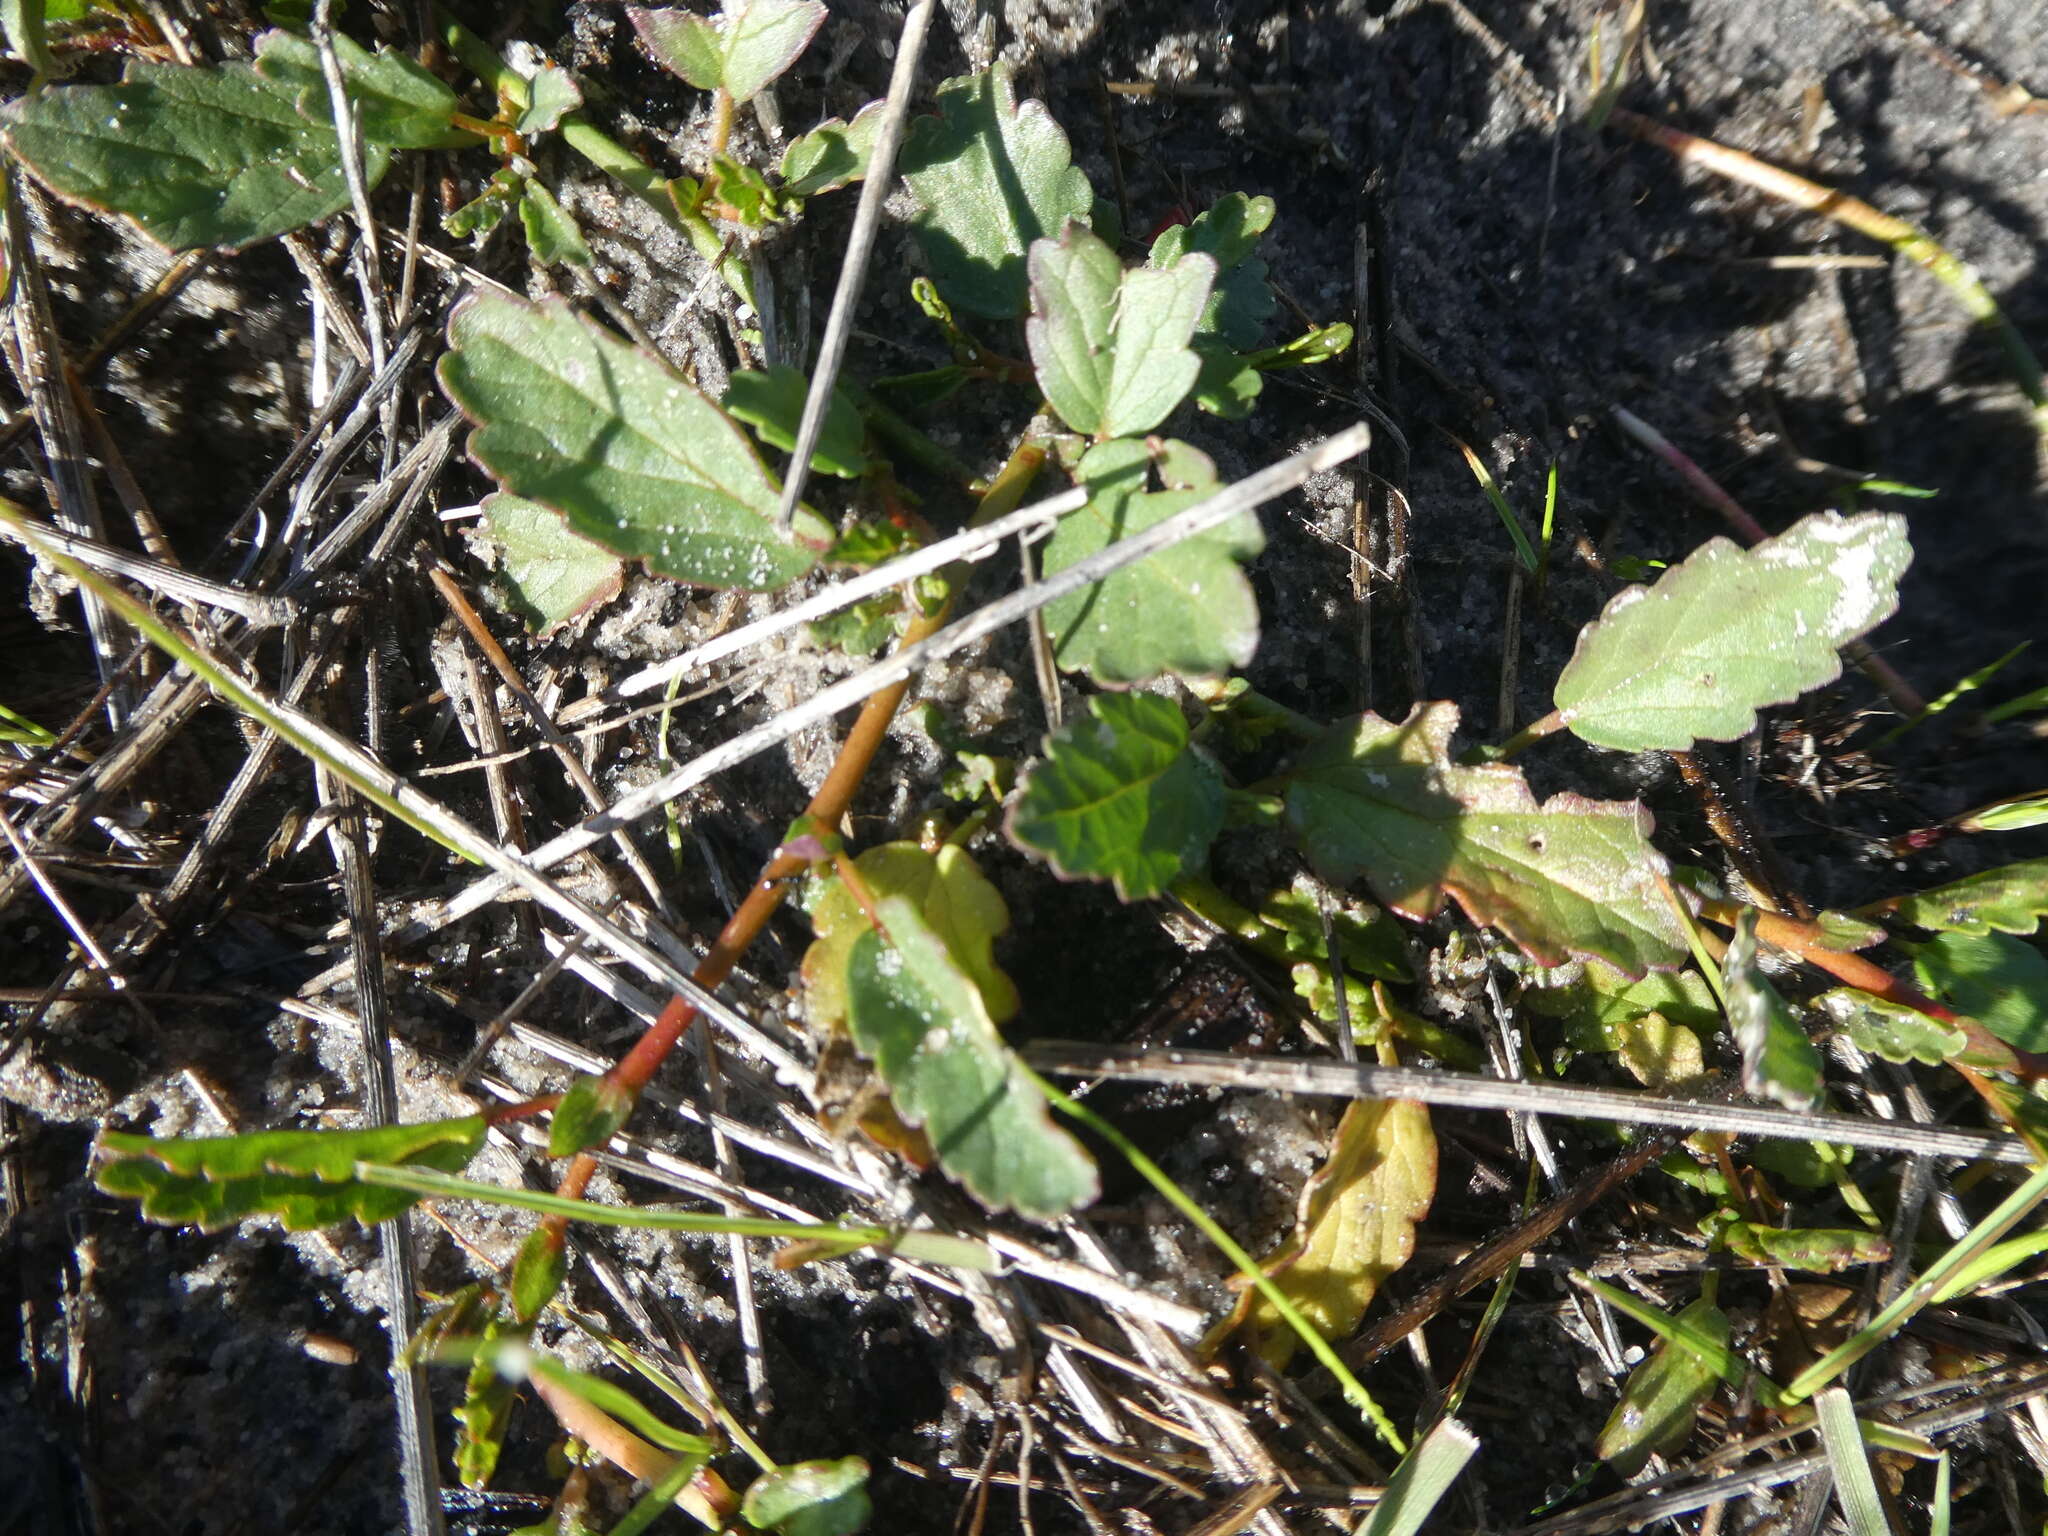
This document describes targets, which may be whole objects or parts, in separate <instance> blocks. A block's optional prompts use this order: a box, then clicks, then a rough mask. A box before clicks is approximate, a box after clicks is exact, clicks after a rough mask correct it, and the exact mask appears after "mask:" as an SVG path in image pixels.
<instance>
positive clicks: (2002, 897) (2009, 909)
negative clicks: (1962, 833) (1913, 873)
mask: <svg viewBox="0 0 2048 1536" xmlns="http://www.w3.org/2000/svg"><path fill="white" fill-rule="evenodd" d="M1860 910H1861V912H1862V915H1863V916H1865V917H1896V918H1898V919H1899V920H1900V921H1901V922H1906V923H1911V924H1912V925H1913V926H1914V927H1915V928H1933V929H1953V930H1954V931H1955V932H1957V933H1992V932H1998V933H2019V934H2027V933H2032V932H2033V931H2034V930H2035V929H2036V928H2038V927H2039V926H2040V925H2041V916H2042V914H2043V913H2048V859H2023V860H2021V861H2020V862H2019V863H2017V864H2005V865H2001V866H2000V867H1999V868H1997V869H1987V870H1985V871H1984V872H1983V873H1982V874H1979V875H1970V876H1968V877H1967V878H1965V879H1962V880H1957V881H1955V882H1954V883H1953V884H1950V885H1942V886H1937V887H1935V889H1933V890H1931V891H1920V892H1917V893H1915V894H1913V895H1910V896H1891V897H1887V898H1886V899H1885V900H1883V901H1878V902H1872V903H1871V904H1870V905H1869V906H1867V907H1864V908H1861V909H1860Z"/></svg>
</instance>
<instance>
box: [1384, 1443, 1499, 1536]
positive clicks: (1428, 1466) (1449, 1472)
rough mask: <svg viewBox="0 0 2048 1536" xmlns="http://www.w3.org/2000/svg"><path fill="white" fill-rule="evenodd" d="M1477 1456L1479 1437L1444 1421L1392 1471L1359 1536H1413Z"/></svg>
mask: <svg viewBox="0 0 2048 1536" xmlns="http://www.w3.org/2000/svg"><path fill="white" fill-rule="evenodd" d="M1478 1453H1479V1437H1478V1436H1477V1435H1475V1434H1473V1433H1472V1431H1471V1430H1469V1429H1467V1428H1466V1427H1465V1426H1464V1425H1463V1424H1460V1423H1459V1422H1458V1421H1457V1420H1456V1419H1445V1420H1444V1421H1443V1422H1442V1423H1441V1424H1439V1425H1437V1427H1436V1428H1435V1429H1432V1430H1431V1431H1430V1432H1429V1433H1428V1434H1427V1435H1425V1436H1424V1437H1423V1439H1422V1442H1421V1443H1420V1444H1419V1445H1417V1446H1416V1447H1415V1449H1414V1450H1412V1451H1410V1452H1409V1453H1408V1454H1407V1455H1406V1456H1404V1457H1403V1458H1402V1459H1401V1465H1399V1466H1398V1467H1396V1468H1394V1475H1393V1476H1392V1477H1390V1478H1388V1479H1387V1491H1386V1492H1385V1493H1383V1494H1381V1495H1380V1501H1379V1503H1378V1504H1376V1505H1374V1506H1373V1512H1372V1514H1371V1516H1370V1517H1369V1518H1368V1519H1367V1520H1366V1522H1365V1524H1364V1525H1362V1526H1360V1527H1359V1528H1358V1536H1416V1533H1417V1532H1418V1531H1420V1530H1421V1529H1422V1528H1423V1526H1424V1525H1425V1524H1426V1523H1427V1522H1428V1520H1429V1517H1430V1516H1431V1515H1432V1514H1434V1513H1435V1512H1436V1507H1437V1505H1438V1504H1439V1503H1440V1502H1442V1500H1443V1496H1444V1495H1445V1494H1446V1493H1448V1492H1449V1491H1450V1487H1451V1484H1452V1483H1454V1482H1456V1481H1457V1479H1458V1474H1459V1473H1460V1472H1463V1471H1464V1470H1465V1464H1466V1463H1467V1462H1469V1461H1471V1459H1472V1458H1473V1457H1474V1456H1476V1455H1477V1454H1478Z"/></svg>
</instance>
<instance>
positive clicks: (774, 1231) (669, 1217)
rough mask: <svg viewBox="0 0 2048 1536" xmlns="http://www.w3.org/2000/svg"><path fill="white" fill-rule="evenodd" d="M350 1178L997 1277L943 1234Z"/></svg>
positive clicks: (416, 1174) (437, 1180) (361, 1175)
mask: <svg viewBox="0 0 2048 1536" xmlns="http://www.w3.org/2000/svg"><path fill="white" fill-rule="evenodd" d="M353 1176H354V1178H355V1180H356V1181H357V1182H358V1183H362V1184H378V1185H382V1186H383V1187H385V1188H386V1189H407V1190H411V1191H412V1192H413V1193H414V1194H416V1195H425V1196H427V1197H429V1198H430V1199H440V1200H483V1201H488V1202H489V1203H491V1204H493V1205H514V1206H518V1207H519V1208H520V1209H522V1210H528V1211H539V1212H540V1213H541V1214H542V1215H544V1216H566V1217H568V1218H569V1219H570V1220H571V1221H587V1222H590V1223H591V1224H592V1225H594V1226H600V1227H640V1228H643V1229H645V1230H647V1231H650V1232H722V1233H729V1234H737V1235H738V1236H740V1237H770V1238H781V1239H783V1240H785V1241H788V1242H802V1243H828V1244H834V1245H837V1246H839V1247H842V1248H845V1249H848V1250H852V1249H855V1248H866V1247H876V1248H882V1249H885V1250H887V1251H888V1252H891V1253H894V1254H898V1255H900V1256H901V1257H903V1258H906V1259H916V1260H919V1261H920V1262H923V1263H928V1264H944V1265H947V1266H949V1267H951V1268H954V1269H982V1270H990V1271H993V1270H994V1269H995V1268H996V1265H997V1259H996V1256H995V1252H994V1250H992V1249H991V1248H989V1247H988V1246H987V1245H986V1244H984V1243H978V1242H974V1241H972V1240H970V1239H968V1238H962V1237H954V1236H952V1235H950V1234H948V1233H945V1232H901V1231H898V1230H896V1229H895V1228H893V1227H884V1226H878V1225H876V1224H874V1223H870V1222H851V1223H848V1224H846V1225H843V1226H838V1225H832V1224H829V1223H825V1222H804V1221H777V1220H775V1219H774V1218H772V1217H767V1216H717V1215H710V1214H704V1213H699V1212H696V1211H656V1210H647V1209H644V1208H641V1207H639V1206H618V1205H594V1204H592V1203H591V1202H590V1201H588V1200H570V1199H566V1198H564V1197H563V1196H561V1195H550V1194H544V1193H542V1192H541V1191H539V1190H535V1189H508V1188H506V1187H505V1186H503V1185H500V1184H482V1183H479V1182H478V1181H477V1180H475V1179H463V1178H455V1177H452V1176H449V1175H445V1174H436V1173H428V1172H425V1171H423V1170H421V1169H418V1168H392V1167H388V1166H386V1165H384V1164H382V1163H357V1164H356V1165H355V1168H354V1170H353Z"/></svg>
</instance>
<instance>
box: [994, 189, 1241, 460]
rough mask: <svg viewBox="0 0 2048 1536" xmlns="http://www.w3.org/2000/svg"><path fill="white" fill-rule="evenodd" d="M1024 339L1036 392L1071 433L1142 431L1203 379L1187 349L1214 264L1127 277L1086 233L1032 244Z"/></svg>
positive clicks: (1195, 262) (1074, 230)
mask: <svg viewBox="0 0 2048 1536" xmlns="http://www.w3.org/2000/svg"><path fill="white" fill-rule="evenodd" d="M1028 267H1029V271H1030V275H1031V319H1030V321H1029V322H1028V323H1027V324H1026V325H1025V328H1024V331H1025V337H1026V339H1027V341H1028V342H1029V343H1030V347H1031V361H1032V363H1033V365H1034V366H1035V367H1036V369H1037V373H1038V384H1039V388H1041V389H1043V390H1044V391H1045V398H1046V399H1047V400H1048V401H1050V402H1051V403H1052V407H1053V409H1054V410H1056V411H1058V412H1059V413H1060V417H1061V419H1062V420H1063V421H1065V422H1066V424H1067V425H1068V426H1069V427H1072V428H1073V429H1074V430H1075V431H1076V432H1084V433H1088V434H1090V435H1091V436H1097V437H1131V436H1134V435H1136V434H1138V433H1142V432H1149V431H1151V430H1152V428H1154V427H1156V426H1158V425H1159V423H1160V422H1162V421H1164V420H1165V419H1166V417H1167V415H1168V413H1170V412H1171V411H1172V410H1173V408H1174V407H1175V406H1177V405H1179V404H1180V402H1181V401H1182V399H1183V398H1185V397H1186V395H1187V392H1188V390H1189V389H1190V388H1191V387H1192V386H1193V385H1194V382H1195V375H1196V374H1197V373H1199V372H1200V371H1201V366H1202V365H1201V360H1200V359H1199V358H1197V357H1196V356H1195V354H1194V352H1193V350H1192V349H1191V348H1190V347H1189V346H1188V338H1189V337H1190V336H1192V335H1194V332H1195V322H1196V320H1197V319H1199V318H1200V316H1201V312H1202V306H1203V305H1204V304H1205V303H1206V302H1207V301H1208V297H1209V284H1210V281H1211V280H1212V279H1213V278H1214V277H1215V275H1216V263H1215V261H1214V260H1213V259H1211V258H1210V257H1207V256H1188V257H1185V258H1183V259H1182V260H1181V261H1180V262H1178V263H1176V264H1175V265H1174V266H1173V267H1171V268H1170V269H1167V270H1160V269H1157V268H1153V267H1139V268H1136V269H1135V270H1133V271H1130V272H1126V271H1124V269H1123V266H1122V264H1121V263H1120V262H1118V260H1117V256H1116V252H1115V251H1113V250H1112V249H1110V247H1109V246H1107V245H1105V244H1103V242H1102V241H1100V240H1098V239H1097V238H1096V237H1095V236H1094V235H1093V234H1091V233H1089V231H1088V228H1087V226H1086V225H1083V224H1078V223H1074V224H1069V225H1067V227H1066V228H1065V229H1064V230H1062V231H1061V233H1060V237H1059V239H1058V240H1056V241H1055V240H1038V241H1035V242H1033V244H1032V246H1031V250H1030V255H1029V258H1028Z"/></svg>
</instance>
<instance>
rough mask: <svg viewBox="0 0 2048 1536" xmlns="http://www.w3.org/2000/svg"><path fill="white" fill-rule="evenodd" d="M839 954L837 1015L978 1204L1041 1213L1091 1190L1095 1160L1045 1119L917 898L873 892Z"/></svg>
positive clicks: (1044, 1109) (1037, 1096) (1040, 1098)
mask: <svg viewBox="0 0 2048 1536" xmlns="http://www.w3.org/2000/svg"><path fill="white" fill-rule="evenodd" d="M876 915H877V916H878V917H879V918H880V919H881V923H882V927H883V929H885V930H886V932H887V935H888V936H887V938H886V939H885V938H884V937H883V934H882V933H881V932H879V931H875V930H870V931H869V932H867V933H865V934H862V935H861V936H860V937H859V938H858V939H856V940H855V941H854V944H853V948H852V951H851V952H850V953H849V955H848V956H847V965H846V982H845V985H846V1005H847V1007H846V1022H847V1029H848V1032H849V1033H850V1034H851V1035H852V1036H853V1041H854V1044H855V1045H857V1046H859V1047H860V1050H861V1053H862V1054H863V1055H865V1056H867V1057H868V1058H869V1059H870V1060H871V1061H873V1062H874V1064H875V1070H876V1072H877V1073H878V1074H879V1075H880V1077H881V1079H882V1081H883V1082H885V1083H886V1084H888V1086H889V1094H890V1097H891V1099H892V1100H893V1101H894V1102H895V1105H896V1112H897V1113H898V1114H899V1115H901V1116H902V1117H903V1118H904V1120H905V1121H906V1122H908V1123H910V1124H912V1125H916V1126H922V1127H923V1129H924V1131H925V1134H926V1135H927V1136H929V1137H930V1138H931V1143H932V1147H933V1149H934V1150H935V1151H936V1152H937V1154H938V1158H939V1163H940V1165H941V1166H942V1167H944V1168H945V1170H946V1171H947V1172H948V1173H950V1174H951V1175H953V1177H955V1178H957V1179H958V1180H959V1181H960V1182H961V1183H962V1184H964V1185H966V1186H967V1188H968V1190H969V1191H970V1192H971V1193H972V1194H973V1195H974V1196H975V1197H976V1198H977V1199H979V1200H980V1201H981V1202H982V1203H983V1204H984V1205H987V1206H988V1207H990V1208H991V1209H993V1210H1014V1211H1017V1212H1019V1213H1020V1214H1022V1215H1026V1216H1037V1217H1041V1218H1046V1219H1051V1218H1053V1217H1056V1216H1063V1215H1065V1214H1066V1213H1067V1212H1069V1211H1072V1210H1076V1209H1078V1208H1079V1207H1081V1206H1083V1205H1086V1204H1087V1203H1088V1202H1089V1201H1091V1200H1093V1199H1094V1198H1095V1193H1096V1188H1097V1184H1096V1175H1095V1165H1094V1163H1093V1162H1091V1161H1090V1160H1089V1157H1088V1154H1087V1153H1086V1152H1084V1151H1082V1150H1081V1146H1080V1143H1078V1142H1076V1141H1075V1140H1074V1138H1073V1137H1071V1136H1069V1135H1068V1134H1067V1133H1066V1132H1065V1131H1063V1130H1061V1129H1059V1127H1057V1126H1055V1125H1054V1124H1053V1123H1052V1114H1051V1110H1050V1108H1049V1107H1048V1105H1047V1103H1046V1099H1045V1095H1044V1093H1043V1092H1042V1091H1040V1089H1039V1087H1038V1085H1037V1084H1036V1083H1035V1082H1033V1081H1032V1079H1031V1077H1030V1076H1029V1074H1028V1073H1026V1072H1025V1070H1024V1068H1023V1066H1022V1064H1021V1063H1020V1062H1018V1060H1017V1059H1016V1057H1015V1056H1013V1055H1012V1054H1011V1052H1010V1049H1009V1047H1008V1046H1006V1045H1005V1044H1004V1043H1003V1037H1002V1036H1001V1035H1000V1034H999V1033H997V1031H996V1026H995V1021H994V1019H992V1018H991V1017H990V1016H989V1010H988V1008H987V1007H986V1006H985V1005H984V1003H983V1001H982V994H981V990H980V988H979V987H977V986H976V985H975V984H974V981H973V979H972V977H970V976H969V974H968V972H967V971H966V970H965V969H964V968H963V967H962V966H961V965H960V964H959V963H958V962H957V961H956V960H955V959H954V957H953V956H952V954H951V953H950V952H949V951H948V950H947V947H946V944H945V942H944V940H942V939H941V938H940V937H939V934H938V932H937V931H936V930H935V929H934V928H933V927H932V926H931V924H929V923H928V922H926V920H925V918H924V916H923V914H922V913H921V912H920V911H919V910H918V907H917V904H916V903H915V902H913V901H911V900H910V899H909V898H908V897H904V896H888V897H884V898H882V899H881V900H880V901H879V902H877V904H876Z"/></svg>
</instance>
